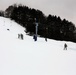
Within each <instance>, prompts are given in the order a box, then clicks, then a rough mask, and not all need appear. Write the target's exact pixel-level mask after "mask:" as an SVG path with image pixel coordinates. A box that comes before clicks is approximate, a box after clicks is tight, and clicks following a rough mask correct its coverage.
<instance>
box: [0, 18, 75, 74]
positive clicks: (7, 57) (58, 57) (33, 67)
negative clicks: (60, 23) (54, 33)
mask: <svg viewBox="0 0 76 75" xmlns="http://www.w3.org/2000/svg"><path fill="white" fill-rule="evenodd" d="M7 29H9V30H7ZM24 30H25V29H24V28H23V27H21V26H19V25H18V24H17V23H15V22H14V21H11V20H9V19H7V18H3V17H0V75H76V43H72V42H65V41H55V40H50V39H48V41H47V42H46V41H45V39H44V38H39V37H38V41H37V42H34V40H33V37H30V36H27V35H26V34H25V32H24ZM18 33H22V34H24V40H20V39H18ZM64 43H67V44H68V50H63V45H64Z"/></svg>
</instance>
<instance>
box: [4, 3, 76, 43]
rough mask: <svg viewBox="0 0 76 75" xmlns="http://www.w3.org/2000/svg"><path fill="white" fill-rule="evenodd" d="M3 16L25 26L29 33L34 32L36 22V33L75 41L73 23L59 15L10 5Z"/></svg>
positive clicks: (56, 38) (51, 37)
mask: <svg viewBox="0 0 76 75" xmlns="http://www.w3.org/2000/svg"><path fill="white" fill-rule="evenodd" d="M5 17H7V18H11V19H12V20H14V21H16V22H17V23H19V24H20V25H21V26H23V27H25V28H26V32H27V33H28V34H29V35H33V34H35V23H36V22H37V23H38V35H39V36H40V37H46V38H50V39H55V40H65V41H73V42H76V37H75V36H74V35H75V33H74V31H75V29H76V28H75V25H74V24H73V23H72V22H69V21H68V20H66V19H63V20H62V19H61V18H60V16H56V15H51V14H49V15H48V16H45V15H44V13H43V12H42V11H40V10H38V9H34V8H29V7H27V6H25V5H21V4H19V5H17V4H14V5H11V6H9V7H8V8H7V9H6V10H5Z"/></svg>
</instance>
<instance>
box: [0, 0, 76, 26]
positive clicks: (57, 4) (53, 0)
mask: <svg viewBox="0 0 76 75" xmlns="http://www.w3.org/2000/svg"><path fill="white" fill-rule="evenodd" d="M14 3H17V4H19V3H21V4H23V5H26V6H29V7H30V8H35V9H39V10H41V11H42V12H43V13H44V14H45V15H49V14H52V15H57V16H60V17H61V19H63V18H65V19H67V20H69V21H72V22H73V23H74V24H75V25H76V0H0V10H5V9H6V8H7V7H8V6H9V5H11V4H14Z"/></svg>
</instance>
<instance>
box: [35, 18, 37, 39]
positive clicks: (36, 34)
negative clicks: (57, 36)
mask: <svg viewBox="0 0 76 75" xmlns="http://www.w3.org/2000/svg"><path fill="white" fill-rule="evenodd" d="M35 24H36V26H35V35H36V39H37V33H38V22H37V20H36V18H35Z"/></svg>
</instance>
